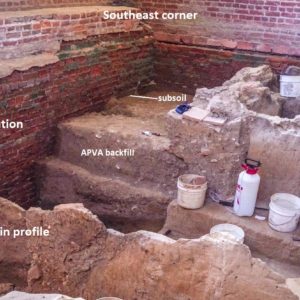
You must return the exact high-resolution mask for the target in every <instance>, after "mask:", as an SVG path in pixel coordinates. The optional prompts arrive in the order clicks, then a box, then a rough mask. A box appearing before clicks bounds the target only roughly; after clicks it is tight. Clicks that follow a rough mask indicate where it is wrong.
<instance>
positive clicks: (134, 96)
mask: <svg viewBox="0 0 300 300" xmlns="http://www.w3.org/2000/svg"><path fill="white" fill-rule="evenodd" d="M129 97H133V98H144V99H155V100H157V99H158V98H154V97H147V96H138V95H130V96H129Z"/></svg>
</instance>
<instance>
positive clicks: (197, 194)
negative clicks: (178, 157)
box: [177, 174, 207, 209]
mask: <svg viewBox="0 0 300 300" xmlns="http://www.w3.org/2000/svg"><path fill="white" fill-rule="evenodd" d="M177 187H178V195H177V202H178V204H179V205H180V206H182V207H184V208H188V209H198V208H200V207H202V206H203V205H204V200H205V194H206V190H207V181H206V177H204V176H200V175H194V174H185V175H181V176H179V178H178V181H177Z"/></svg>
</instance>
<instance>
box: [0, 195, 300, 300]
mask: <svg viewBox="0 0 300 300" xmlns="http://www.w3.org/2000/svg"><path fill="white" fill-rule="evenodd" d="M0 207H1V210H0V212H1V211H3V210H11V211H12V212H13V213H12V214H11V217H10V218H12V217H15V218H19V219H21V220H22V221H23V222H26V228H28V229H30V230H32V228H33V227H42V228H43V229H48V230H49V232H50V235H49V236H47V237H43V236H42V237H41V236H40V237H37V236H36V237H27V238H26V239H25V240H23V242H21V240H20V246H22V249H23V252H24V253H27V254H28V255H29V258H30V267H29V268H28V273H27V277H26V278H27V282H28V287H27V288H26V289H25V290H27V291H30V292H53V291H56V292H58V293H64V294H67V295H70V296H83V298H85V299H88V300H95V299H98V298H100V297H104V296H116V297H119V298H121V299H141V300H148V299H149V300H150V299H151V300H155V299H161V296H162V295H164V296H163V297H164V299H166V300H169V299H170V300H171V299H172V300H179V299H228V300H230V299H242V298H243V299H251V300H255V299H257V300H259V299H266V300H268V299H270V300H271V299H272V300H276V299H278V300H279V299H287V300H294V299H295V300H296V299H297V298H298V297H297V296H296V295H294V294H293V293H292V292H291V291H290V290H289V289H288V288H287V286H286V284H285V278H283V277H281V276H280V275H279V274H277V273H275V272H273V271H272V270H271V269H269V268H268V267H267V266H266V264H264V263H263V262H262V261H260V260H258V259H253V258H252V257H251V254H250V251H249V248H248V247H247V246H245V245H241V244H238V243H236V242H234V241H232V240H230V239H229V240H228V238H226V239H225V238H224V236H219V235H217V236H210V235H206V236H203V237H202V238H199V239H195V240H187V239H181V240H178V241H175V240H173V239H170V238H167V237H165V236H162V235H160V234H155V233H149V232H145V231H139V232H135V233H132V234H127V235H124V234H121V233H119V232H116V231H113V230H107V229H106V228H105V226H104V225H103V224H102V223H101V221H99V220H98V219H97V218H96V217H95V216H94V215H92V214H91V213H90V212H89V211H88V210H86V209H85V208H83V206H82V205H80V204H77V205H76V204H66V205H60V206H57V207H56V208H55V209H54V210H53V211H43V210H41V209H39V208H32V209H30V210H28V211H26V212H24V211H23V210H22V209H20V208H19V209H18V208H16V207H15V205H14V204H12V203H10V202H9V201H7V200H4V199H0ZM11 207H13V208H14V209H13V210H12V209H11ZM20 213H23V214H24V215H23V216H22V215H20ZM4 220H6V219H4ZM21 226H22V225H20V227H19V228H21ZM7 228H11V227H9V226H8V227H7ZM7 246H9V238H8V239H7V241H6V242H5V243H2V245H1V247H2V249H4V251H5V250H6V249H7ZM0 254H1V253H0ZM14 259H15V260H19V257H15V258H14ZM14 259H13V258H11V259H10V263H11V264H13V262H14ZM1 261H2V260H1ZM24 262H27V260H26V259H25V258H24ZM8 270H10V269H8ZM128 270H131V272H128ZM179 270H180V272H179ZM0 275H1V274H0ZM2 280H3V278H2V277H0V282H1V281H2ZM12 283H14V282H12ZM166 287H167V288H166ZM22 290H24V288H23V289H22Z"/></svg>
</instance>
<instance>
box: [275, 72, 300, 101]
mask: <svg viewBox="0 0 300 300" xmlns="http://www.w3.org/2000/svg"><path fill="white" fill-rule="evenodd" d="M280 95H281V96H283V97H299V96H300V76H291V75H280Z"/></svg>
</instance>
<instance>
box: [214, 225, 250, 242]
mask: <svg viewBox="0 0 300 300" xmlns="http://www.w3.org/2000/svg"><path fill="white" fill-rule="evenodd" d="M215 232H225V233H229V234H230V235H232V236H233V237H234V238H235V239H236V241H237V242H239V243H241V244H243V243H244V238H245V232H244V230H243V229H242V228H241V227H239V226H236V225H234V224H229V223H225V224H218V225H215V226H213V227H212V228H211V229H210V233H211V234H212V233H215Z"/></svg>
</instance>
